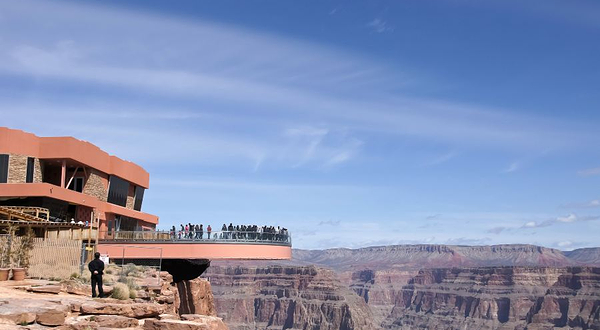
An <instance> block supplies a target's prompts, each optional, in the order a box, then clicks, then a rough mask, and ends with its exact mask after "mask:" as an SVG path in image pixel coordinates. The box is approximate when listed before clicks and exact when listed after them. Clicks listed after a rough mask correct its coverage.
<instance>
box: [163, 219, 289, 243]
mask: <svg viewBox="0 0 600 330" xmlns="http://www.w3.org/2000/svg"><path fill="white" fill-rule="evenodd" d="M169 234H170V236H171V239H178V240H202V239H215V240H216V239H225V240H226V239H242V240H263V241H287V240H288V230H287V229H286V228H283V227H279V226H277V227H273V226H262V227H261V226H257V225H236V226H234V225H233V223H230V224H229V226H228V225H226V224H223V226H222V227H221V231H219V232H215V233H214V234H213V230H212V227H211V226H210V225H208V226H206V228H204V226H203V225H202V224H199V225H198V224H193V223H187V224H180V225H179V229H177V228H175V226H173V227H171V229H170V231H169Z"/></svg>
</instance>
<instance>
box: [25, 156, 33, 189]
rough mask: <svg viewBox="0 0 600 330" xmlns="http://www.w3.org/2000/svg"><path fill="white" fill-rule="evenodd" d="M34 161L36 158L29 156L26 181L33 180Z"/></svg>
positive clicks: (30, 181)
mask: <svg viewBox="0 0 600 330" xmlns="http://www.w3.org/2000/svg"><path fill="white" fill-rule="evenodd" d="M34 161H35V158H33V157H27V177H26V178H25V182H27V183H32V182H33V169H34V167H33V164H34Z"/></svg>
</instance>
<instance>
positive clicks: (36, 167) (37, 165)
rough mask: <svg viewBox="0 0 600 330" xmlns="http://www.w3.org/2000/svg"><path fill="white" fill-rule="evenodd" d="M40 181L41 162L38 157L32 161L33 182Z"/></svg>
mask: <svg viewBox="0 0 600 330" xmlns="http://www.w3.org/2000/svg"><path fill="white" fill-rule="evenodd" d="M41 182H42V164H41V162H40V159H39V158H36V159H35V160H34V161H33V183H41Z"/></svg>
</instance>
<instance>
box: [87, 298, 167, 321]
mask: <svg viewBox="0 0 600 330" xmlns="http://www.w3.org/2000/svg"><path fill="white" fill-rule="evenodd" d="M80 311H81V314H84V315H90V314H91V315H122V316H126V317H134V318H137V319H141V318H146V317H157V316H158V315H160V314H161V313H162V308H161V306H160V305H158V304H154V303H133V304H117V303H101V302H92V303H84V304H82V305H81V310H80Z"/></svg>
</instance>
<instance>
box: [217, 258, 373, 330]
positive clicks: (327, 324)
mask: <svg viewBox="0 0 600 330" xmlns="http://www.w3.org/2000/svg"><path fill="white" fill-rule="evenodd" d="M248 265H249V263H248V262H246V263H245V266H211V267H210V268H209V271H208V273H207V274H206V276H208V278H209V279H210V282H211V285H212V288H213V293H214V295H215V305H216V308H217V311H218V315H219V316H221V317H223V318H224V319H225V321H226V323H227V324H228V325H229V327H230V328H231V329H255V328H256V329H267V328H269V329H290V328H291V329H314V330H318V329H321V330H328V329H331V330H333V329H372V328H373V327H372V325H373V319H372V315H371V311H370V309H369V307H368V306H367V304H366V302H365V301H364V300H363V299H361V298H360V297H359V296H357V295H356V294H355V293H354V292H352V291H351V290H350V289H349V288H348V287H347V286H346V285H344V284H343V283H341V282H340V281H338V280H337V279H336V275H335V273H334V272H333V271H331V270H327V269H322V268H317V267H314V266H308V267H294V266H289V267H288V266H285V267H283V266H281V267H280V266H266V267H249V266H248Z"/></svg>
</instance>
